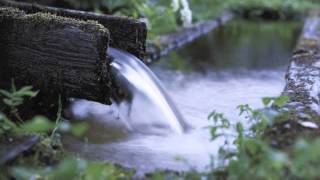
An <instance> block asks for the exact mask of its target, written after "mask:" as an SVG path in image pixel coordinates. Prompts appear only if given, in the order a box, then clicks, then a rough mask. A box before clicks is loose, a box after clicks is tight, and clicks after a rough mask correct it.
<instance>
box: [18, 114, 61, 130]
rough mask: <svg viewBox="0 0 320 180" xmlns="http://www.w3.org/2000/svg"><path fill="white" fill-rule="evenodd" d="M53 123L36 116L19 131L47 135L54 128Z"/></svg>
mask: <svg viewBox="0 0 320 180" xmlns="http://www.w3.org/2000/svg"><path fill="white" fill-rule="evenodd" d="M54 126H55V125H54V123H52V122H51V121H49V120H48V119H47V118H46V117H44V116H36V117H34V118H33V119H32V120H30V121H29V122H27V123H25V124H24V125H22V127H21V129H22V131H24V132H28V133H40V134H42V133H47V132H49V131H51V130H52V129H53V128H54Z"/></svg>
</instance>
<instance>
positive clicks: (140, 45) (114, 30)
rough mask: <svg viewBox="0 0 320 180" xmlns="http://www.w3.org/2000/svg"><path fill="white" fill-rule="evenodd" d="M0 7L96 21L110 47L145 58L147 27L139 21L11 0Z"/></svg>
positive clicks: (1, 2)
mask: <svg viewBox="0 0 320 180" xmlns="http://www.w3.org/2000/svg"><path fill="white" fill-rule="evenodd" d="M0 6H9V7H15V8H19V9H21V10H23V11H25V12H26V13H36V12H45V13H52V14H56V15H58V16H63V17H71V18H76V19H82V20H95V21H98V22H99V23H100V24H102V25H103V26H104V27H106V28H107V29H108V30H109V31H110V46H113V47H116V48H119V49H122V50H124V51H127V52H130V53H131V54H133V55H135V56H137V57H139V58H140V59H144V57H145V51H146V37H147V27H146V24H145V23H143V22H141V21H139V20H136V19H133V18H128V17H119V16H112V15H100V14H96V13H92V12H84V11H77V10H70V9H63V8H55V7H48V6H43V5H39V4H31V3H22V2H15V1H11V0H0Z"/></svg>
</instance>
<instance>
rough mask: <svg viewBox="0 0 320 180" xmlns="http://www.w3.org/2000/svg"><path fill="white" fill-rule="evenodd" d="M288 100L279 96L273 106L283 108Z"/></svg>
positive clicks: (286, 97)
mask: <svg viewBox="0 0 320 180" xmlns="http://www.w3.org/2000/svg"><path fill="white" fill-rule="evenodd" d="M289 100H290V98H289V97H288V96H279V97H277V98H276V99H275V100H274V105H276V106H278V107H283V106H284V105H285V104H286V103H287V102H288V101H289Z"/></svg>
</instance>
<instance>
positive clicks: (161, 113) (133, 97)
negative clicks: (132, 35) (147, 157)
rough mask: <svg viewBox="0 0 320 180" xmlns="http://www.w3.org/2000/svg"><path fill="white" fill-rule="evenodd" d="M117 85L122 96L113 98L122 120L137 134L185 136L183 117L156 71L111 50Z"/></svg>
mask: <svg viewBox="0 0 320 180" xmlns="http://www.w3.org/2000/svg"><path fill="white" fill-rule="evenodd" d="M108 54H109V55H111V56H112V57H113V58H114V60H113V62H112V63H111V67H112V68H111V69H112V73H113V75H114V78H115V80H116V84H117V85H118V86H119V87H120V89H121V91H122V93H116V94H114V95H113V103H114V104H116V105H117V107H118V108H119V116H120V119H122V120H124V121H125V124H126V125H127V127H128V128H129V129H130V130H132V131H134V132H141V131H144V132H147V133H163V132H166V133H167V132H168V131H170V132H175V133H180V134H182V133H183V132H184V131H186V130H187V129H188V125H187V124H186V123H185V121H184V119H183V117H182V115H181V114H180V112H179V111H178V110H177V108H176V107H175V105H174V104H173V102H172V101H171V99H170V97H169V96H168V94H167V93H166V92H165V90H164V89H163V87H162V85H161V83H160V81H159V80H158V78H157V77H156V76H155V75H154V74H153V72H152V71H151V70H150V69H149V68H148V67H147V66H146V65H144V64H143V63H142V62H141V60H139V59H138V58H136V57H135V56H133V55H131V54H129V53H126V52H123V51H120V50H118V49H114V48H109V50H108Z"/></svg>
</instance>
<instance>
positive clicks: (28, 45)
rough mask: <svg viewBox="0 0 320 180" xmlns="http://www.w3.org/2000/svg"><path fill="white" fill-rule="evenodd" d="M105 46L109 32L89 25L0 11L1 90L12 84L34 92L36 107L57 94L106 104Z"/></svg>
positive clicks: (53, 98)
mask: <svg viewBox="0 0 320 180" xmlns="http://www.w3.org/2000/svg"><path fill="white" fill-rule="evenodd" d="M108 42H109V32H108V30H107V29H106V28H105V27H103V26H102V25H100V24H98V23H96V22H93V21H78V20H75V19H71V18H64V17H59V16H56V15H51V14H45V13H36V14H25V13H24V12H23V11H20V10H18V9H14V8H0V67H1V70H0V88H4V87H7V86H9V83H10V81H11V78H14V80H15V83H16V84H17V85H18V86H22V85H32V86H34V87H35V89H39V90H40V92H41V93H40V96H41V99H42V100H41V101H42V102H40V103H48V102H51V103H56V102H57V101H58V95H59V94H60V95H62V96H63V97H75V98H83V99H88V100H93V101H98V102H101V103H109V99H110V86H111V85H110V82H111V80H110V75H109V63H110V60H109V59H108V58H107V56H106V50H107V47H108ZM44 99H46V100H48V101H47V102H45V101H43V100H44ZM44 106H46V107H47V108H48V109H49V107H50V104H44Z"/></svg>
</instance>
